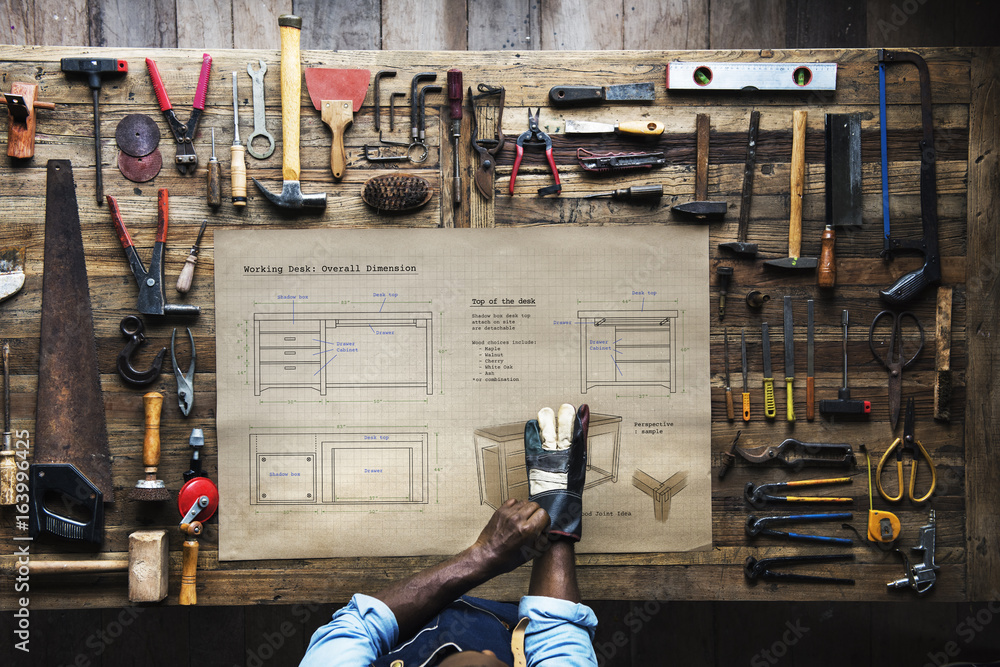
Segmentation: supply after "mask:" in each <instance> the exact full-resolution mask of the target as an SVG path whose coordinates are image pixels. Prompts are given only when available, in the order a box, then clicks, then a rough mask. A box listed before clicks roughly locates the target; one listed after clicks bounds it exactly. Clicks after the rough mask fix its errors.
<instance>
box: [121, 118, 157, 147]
mask: <svg viewBox="0 0 1000 667" xmlns="http://www.w3.org/2000/svg"><path fill="white" fill-rule="evenodd" d="M115 143H117V144H118V148H120V149H121V150H123V151H125V152H126V153H128V154H129V155H131V156H132V157H143V156H144V155H149V154H150V153H152V152H153V151H154V150H156V147H157V146H159V145H160V128H159V127H157V125H156V121H154V120H153V119H152V118H150V117H149V116H147V115H145V114H141V113H133V114H129V115H128V116H125V117H124V118H122V119H121V122H120V123H118V127H117V128H116V129H115Z"/></svg>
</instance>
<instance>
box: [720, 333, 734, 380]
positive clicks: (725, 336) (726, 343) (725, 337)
mask: <svg viewBox="0 0 1000 667" xmlns="http://www.w3.org/2000/svg"><path fill="white" fill-rule="evenodd" d="M722 345H723V351H724V355H725V362H726V390H728V389H729V388H730V387H731V386H732V385H731V384H730V382H729V329H727V328H725V327H723V328H722Z"/></svg>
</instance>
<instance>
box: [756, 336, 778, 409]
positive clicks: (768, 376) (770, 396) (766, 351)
mask: <svg viewBox="0 0 1000 667" xmlns="http://www.w3.org/2000/svg"><path fill="white" fill-rule="evenodd" d="M760 346H761V353H762V354H763V355H764V416H765V417H767V418H768V419H774V416H775V415H776V414H777V413H778V411H777V408H776V406H775V404H774V373H772V372H771V333H770V330H769V329H768V327H767V322H761V324H760Z"/></svg>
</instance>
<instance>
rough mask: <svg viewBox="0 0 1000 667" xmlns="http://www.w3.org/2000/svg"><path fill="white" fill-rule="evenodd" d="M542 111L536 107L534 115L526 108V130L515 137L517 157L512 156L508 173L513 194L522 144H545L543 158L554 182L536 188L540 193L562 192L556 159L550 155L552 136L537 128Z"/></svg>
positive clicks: (521, 154) (522, 151)
mask: <svg viewBox="0 0 1000 667" xmlns="http://www.w3.org/2000/svg"><path fill="white" fill-rule="evenodd" d="M541 113H542V108H541V107H538V110H537V111H535V113H534V115H532V113H531V109H530V108H529V109H528V131H527V132H523V133H522V134H521V136H519V137H518V138H517V157H515V158H514V170H513V171H512V172H511V174H510V193H511V194H514V181H516V180H517V170H518V169H519V168H520V167H521V158H523V157H524V145H525V144H528V145H529V146H545V158H546V159H547V160H548V161H549V168H550V169H552V175H553V176H554V177H555V179H556V182H555V184H553V185H549V186H547V187H544V188H539V189H538V194H540V195H551V194H559V193H560V192H562V185H561V184H560V183H559V169H557V168H556V159H555V158H554V157H553V156H552V138H551V137H550V136H549V135H547V134H545V133H544V132H542V131H541V130H540V129H538V116H539V115H540V114H541Z"/></svg>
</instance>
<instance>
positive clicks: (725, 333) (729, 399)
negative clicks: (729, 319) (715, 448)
mask: <svg viewBox="0 0 1000 667" xmlns="http://www.w3.org/2000/svg"><path fill="white" fill-rule="evenodd" d="M722 345H723V352H724V355H723V361H724V362H725V365H726V419H728V420H729V421H734V420H735V419H736V411H735V409H734V408H733V387H732V385H731V384H730V382H729V330H728V329H726V328H725V327H723V329H722Z"/></svg>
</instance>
